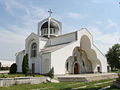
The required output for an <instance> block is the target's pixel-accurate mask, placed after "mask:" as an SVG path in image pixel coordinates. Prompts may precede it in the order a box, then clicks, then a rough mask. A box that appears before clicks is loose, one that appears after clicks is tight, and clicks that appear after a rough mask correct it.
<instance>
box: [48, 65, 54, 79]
mask: <svg viewBox="0 0 120 90" xmlns="http://www.w3.org/2000/svg"><path fill="white" fill-rule="evenodd" d="M47 76H48V77H50V78H51V79H52V78H54V68H53V67H52V68H51V69H50V71H49V72H48V73H47Z"/></svg>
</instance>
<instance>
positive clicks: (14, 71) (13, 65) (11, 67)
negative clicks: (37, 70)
mask: <svg viewBox="0 0 120 90" xmlns="http://www.w3.org/2000/svg"><path fill="white" fill-rule="evenodd" d="M16 72H17V65H16V63H13V64H12V65H11V66H10V73H16Z"/></svg>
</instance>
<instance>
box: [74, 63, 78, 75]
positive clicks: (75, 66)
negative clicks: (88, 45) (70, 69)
mask: <svg viewBox="0 0 120 90" xmlns="http://www.w3.org/2000/svg"><path fill="white" fill-rule="evenodd" d="M74 74H79V64H78V63H75V64H74Z"/></svg>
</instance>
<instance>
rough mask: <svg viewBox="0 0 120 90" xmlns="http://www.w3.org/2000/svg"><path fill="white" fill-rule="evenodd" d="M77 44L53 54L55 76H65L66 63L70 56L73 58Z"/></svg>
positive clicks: (52, 65)
mask: <svg viewBox="0 0 120 90" xmlns="http://www.w3.org/2000/svg"><path fill="white" fill-rule="evenodd" d="M77 45H78V43H77V42H73V43H71V44H69V45H68V46H65V47H64V48H62V49H59V50H57V51H55V52H52V54H51V67H54V72H55V74H65V71H66V69H65V63H66V60H67V59H68V58H69V56H72V53H73V52H72V51H73V49H74V48H75V46H77Z"/></svg>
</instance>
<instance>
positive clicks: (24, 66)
mask: <svg viewBox="0 0 120 90" xmlns="http://www.w3.org/2000/svg"><path fill="white" fill-rule="evenodd" d="M28 71H29V66H28V54H26V55H25V56H24V57H23V62H22V72H23V74H27V73H28Z"/></svg>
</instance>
